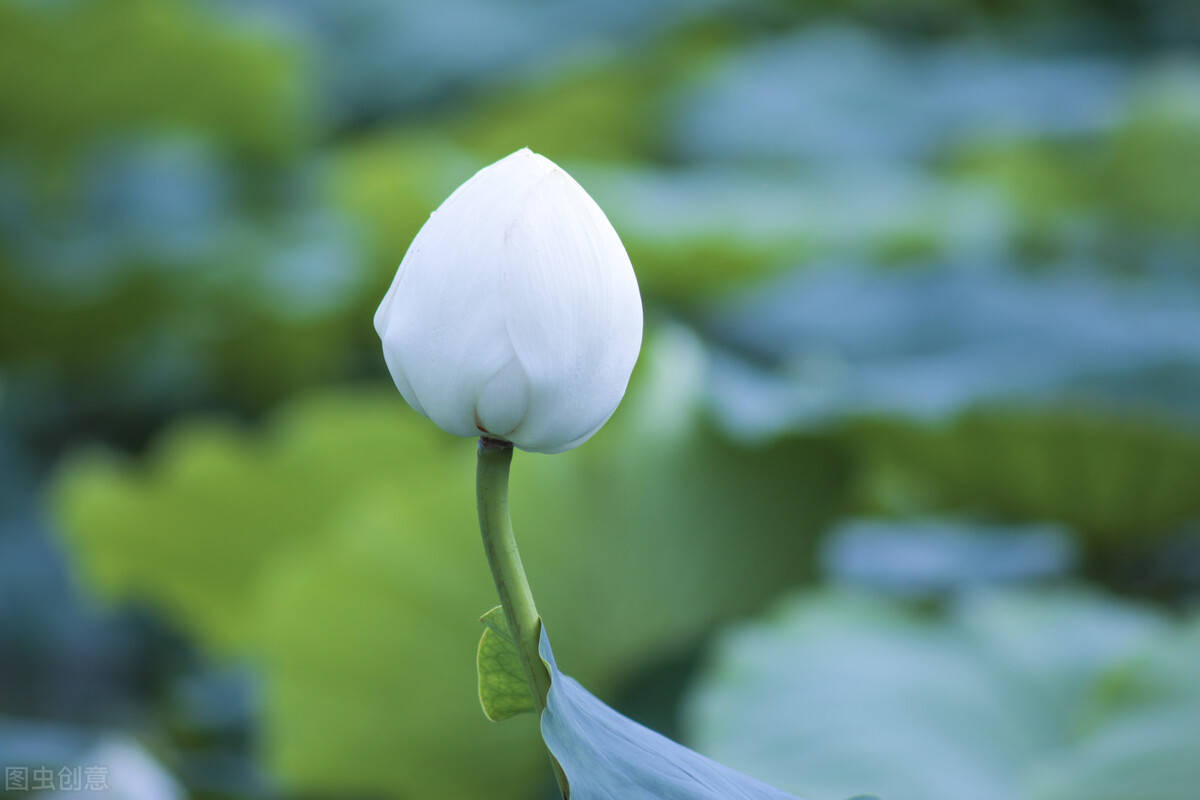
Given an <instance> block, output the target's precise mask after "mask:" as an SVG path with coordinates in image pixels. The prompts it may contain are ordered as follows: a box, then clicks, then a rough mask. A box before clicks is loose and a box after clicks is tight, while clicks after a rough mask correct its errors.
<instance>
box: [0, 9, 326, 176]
mask: <svg viewBox="0 0 1200 800" xmlns="http://www.w3.org/2000/svg"><path fill="white" fill-rule="evenodd" d="M265 34H266V31H264V30H261V29H254V28H249V27H239V25H238V24H237V23H235V22H233V21H231V20H229V19H225V18H222V17H221V16H219V15H218V14H217V13H216V12H215V11H213V10H211V9H208V10H205V9H203V8H202V7H200V6H197V5H196V4H193V3H185V2H179V0H94V1H93V2H84V3H54V4H47V3H11V2H9V3H3V4H0V149H10V148H11V149H16V150H18V151H19V152H27V153H29V152H31V153H36V154H38V155H41V156H45V157H47V158H62V157H63V156H73V155H80V154H81V153H82V151H83V150H85V149H86V148H89V147H94V146H95V145H96V144H98V143H100V142H103V141H105V140H106V139H110V138H112V137H118V136H126V135H130V134H137V133H145V132H146V131H147V130H151V131H154V130H157V131H162V130H176V131H178V130H182V131H189V132H192V133H198V134H201V135H205V134H207V135H210V136H213V137H215V138H218V139H220V140H222V141H223V142H225V143H227V145H228V146H229V147H230V148H231V149H233V150H234V151H235V152H238V153H240V154H241V155H245V156H251V157H255V158H262V159H268V160H272V159H279V158H285V157H290V156H294V155H296V154H297V153H298V151H299V149H300V148H301V147H302V146H303V145H305V144H308V142H307V141H306V139H307V136H306V134H307V132H308V131H310V130H311V127H310V126H309V124H307V123H308V119H307V114H308V112H309V109H308V108H307V107H306V105H307V98H306V97H305V94H304V87H303V85H302V84H301V82H300V77H301V74H300V71H299V69H300V66H301V64H300V61H299V60H298V58H297V54H296V53H295V52H294V51H293V49H292V48H291V47H289V46H288V45H287V44H286V43H285V42H284V41H283V40H282V39H278V38H272V37H269V36H267V35H265ZM82 75H86V76H87V81H86V85H81V84H80V76H82ZM48 99H51V100H50V101H49V102H48Z"/></svg>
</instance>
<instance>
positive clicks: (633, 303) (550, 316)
mask: <svg viewBox="0 0 1200 800" xmlns="http://www.w3.org/2000/svg"><path fill="white" fill-rule="evenodd" d="M375 330H376V331H378V333H379V338H380V339H382V340H383V355H384V359H385V360H386V361H387V365H388V369H389V370H390V371H391V373H392V378H393V379H394V380H395V382H396V387H397V388H398V389H399V390H400V393H401V394H403V395H404V399H405V400H407V401H408V403H409V405H411V406H412V407H413V408H414V409H416V410H417V411H418V412H420V413H421V414H423V415H425V416H426V417H428V418H429V419H431V420H433V421H434V422H435V423H437V424H438V425H439V426H440V427H441V428H443V429H444V430H446V431H449V432H450V433H454V434H458V435H459V436H480V435H486V436H491V437H494V438H497V439H506V440H508V441H510V442H512V443H513V444H515V445H516V446H517V447H520V448H521V449H523V450H532V451H535V452H541V453H559V452H562V451H563V450H568V449H570V448H572V447H575V446H576V445H579V444H582V443H583V442H584V441H585V440H587V439H588V438H589V437H590V436H591V435H592V434H594V433H595V432H596V431H597V430H599V429H600V427H601V426H602V425H603V424H604V423H605V422H606V421H607V420H608V418H609V417H610V416H612V413H613V411H615V410H616V408H617V404H618V403H620V402H621V397H622V396H623V395H624V394H625V388H626V386H627V385H628V383H629V376H630V373H631V372H632V371H633V365H634V363H635V362H636V361H637V357H638V351H639V349H640V348H641V343H642V301H641V296H640V294H639V293H638V286H637V279H636V278H635V277H634V274H633V266H632V265H631V264H630V263H629V256H628V255H627V254H626V252H625V248H624V247H623V246H622V245H621V240H620V238H618V236H617V232H616V231H614V230H613V227H612V225H611V224H610V223H609V221H608V219H607V218H606V217H605V216H604V212H602V211H601V210H600V207H599V206H597V205H596V203H595V201H594V200H592V198H591V197H589V196H588V194H587V192H585V191H584V190H583V188H582V187H581V186H580V185H579V184H578V183H576V182H575V180H574V179H573V178H571V176H570V175H568V174H567V173H566V172H564V171H563V170H562V169H560V168H559V167H558V166H557V165H555V164H554V163H553V162H552V161H550V160H549V159H547V158H544V157H542V156H540V155H538V154H536V153H533V152H532V151H530V150H528V149H523V150H518V151H517V152H515V153H513V154H512V155H510V156H508V157H507V158H503V159H501V160H500V161H497V162H496V163H495V164H492V165H491V166H489V167H485V168H483V169H481V170H480V171H479V172H477V173H475V175H474V176H473V177H472V178H471V179H470V180H468V181H467V182H466V183H464V184H463V185H462V186H460V187H458V189H457V190H455V192H454V193H453V194H452V195H450V197H449V198H448V199H447V200H446V201H445V202H444V203H442V205H441V206H440V207H439V208H438V209H437V210H436V211H434V212H433V214H432V215H431V216H430V217H429V220H428V221H427V222H426V223H425V225H424V226H423V227H422V228H421V230H420V232H418V233H417V237H416V239H414V240H413V243H412V245H411V246H410V247H409V248H408V252H407V253H406V254H405V256H404V260H403V261H401V262H400V268H399V270H397V272H396V277H395V278H394V279H393V280H392V285H391V288H389V289H388V292H387V295H386V296H385V297H384V298H383V302H382V303H380V305H379V310H378V311H376V312H375Z"/></svg>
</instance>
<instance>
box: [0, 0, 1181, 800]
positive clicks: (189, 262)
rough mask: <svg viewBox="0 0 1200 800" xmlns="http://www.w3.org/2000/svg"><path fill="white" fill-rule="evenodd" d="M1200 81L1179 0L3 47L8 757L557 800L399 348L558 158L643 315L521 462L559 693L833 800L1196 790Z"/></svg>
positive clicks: (256, 786)
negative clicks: (489, 210)
mask: <svg viewBox="0 0 1200 800" xmlns="http://www.w3.org/2000/svg"><path fill="white" fill-rule="evenodd" d="M1198 45H1200V14H1197V12H1196V10H1195V8H1194V6H1193V4H1192V3H1191V2H1189V0H1164V2H1158V3H1137V2H1113V3H1104V4H1097V3H1089V2H1082V1H1081V0H1055V1H1054V2H1036V3H1035V2H1025V1H1023V0H1009V1H1006V2H990V1H985V0H905V2H900V3H897V2H876V1H875V0H825V2H820V3H805V4H800V3H792V2H784V0H750V1H749V2H733V1H732V0H704V1H703V2H691V1H689V0H652V1H651V2H638V3H634V2H618V3H605V4H595V3H585V2H581V0H543V2H538V3H532V4H531V3H518V2H509V1H508V0H503V1H502V2H494V1H491V2H487V1H485V0H448V1H447V2H442V3H437V4H426V3H417V2H398V3H393V2H385V1H384V0H369V1H368V2H359V3H345V4H343V3H337V2H333V1H332V0H291V1H290V2H282V0H253V2H241V3H233V2H226V1H224V0H188V1H186V2H185V0H55V1H54V2H32V1H30V0H0V66H2V68H0V309H2V311H0V476H2V478H3V480H0V761H3V763H4V764H5V765H31V766H37V765H52V766H55V767H57V766H62V765H68V766H69V765H72V764H76V765H78V764H96V763H102V764H106V765H110V767H111V769H110V783H111V785H112V787H113V796H120V797H128V798H149V799H151V800H159V799H160V798H164V799H169V798H176V797H197V798H282V797H299V796H304V797H314V796H315V797H321V796H325V797H349V796H354V797H381V798H383V797H386V798H409V797H413V798H418V797H419V798H443V797H444V798H455V799H457V798H464V797H492V798H499V799H500V800H503V798H514V800H515V799H516V798H530V797H548V796H550V794H549V793H550V792H551V791H552V790H551V786H552V781H551V780H550V779H549V777H548V775H547V773H546V771H545V764H544V762H543V757H542V756H541V754H540V752H539V749H538V747H537V746H536V745H537V732H536V728H535V727H534V724H533V721H532V720H531V719H516V720H512V721H509V722H506V723H504V724H502V725H494V724H491V723H488V722H487V721H486V720H485V719H484V718H483V715H482V713H481V711H480V709H479V707H478V702H477V700H476V698H475V695H474V676H473V651H474V646H475V643H476V641H477V638H478V635H479V633H480V632H481V629H480V626H479V625H478V623H477V621H476V620H477V618H478V616H479V615H481V614H482V613H483V612H485V611H486V610H487V609H488V608H489V607H491V606H492V605H493V604H494V603H493V598H492V589H491V586H490V582H489V579H488V577H487V574H486V570H485V567H484V563H483V559H482V557H481V554H480V553H479V552H478V549H479V548H478V544H477V536H478V534H477V533H476V531H475V525H474V511H473V507H472V505H471V498H472V489H471V481H472V472H473V466H472V460H473V453H472V449H473V448H472V446H471V444H470V443H469V442H466V441H463V440H458V439H453V438H451V437H447V436H445V435H443V434H441V433H440V432H439V431H437V429H436V428H435V427H434V426H433V425H432V424H431V423H428V422H427V421H425V420H423V419H421V418H420V417H418V416H416V415H415V414H414V413H412V412H411V411H409V410H408V409H407V408H406V407H405V406H404V405H403V401H402V400H401V398H400V397H399V395H398V394H397V393H396V392H395V391H394V390H393V389H392V388H391V387H390V384H389V381H388V378H387V376H386V372H385V370H384V367H383V363H382V359H381V358H380V355H379V352H378V343H377V340H376V337H375V334H374V332H373V330H372V329H371V325H370V319H371V315H372V313H373V310H374V307H375V305H376V304H377V302H378V300H379V298H380V297H381V296H382V294H383V291H384V289H385V287H386V286H387V284H388V282H389V281H390V279H391V276H392V274H393V273H394V270H395V268H396V265H397V264H398V263H399V261H400V259H401V258H402V257H403V254H404V252H405V249H406V248H407V246H408V243H409V242H410V241H411V239H412V237H413V235H414V234H415V233H416V231H417V230H418V229H419V227H420V226H421V224H422V222H423V221H424V220H425V219H426V217H427V215H428V214H429V212H430V211H431V210H432V209H433V208H435V207H436V206H437V204H438V203H439V202H440V201H441V200H442V199H443V198H444V197H445V196H446V195H448V194H449V192H450V191H451V190H452V189H453V188H454V187H455V186H457V185H458V184H459V183H460V182H462V181H463V180H465V179H466V178H467V177H469V176H470V175H471V174H472V173H473V172H474V171H475V170H477V169H478V168H480V167H481V166H483V165H485V164H487V163H490V162H491V161H494V160H496V159H498V158H500V157H502V156H504V155H506V154H508V153H509V152H511V151H513V150H515V149H517V148H519V147H522V146H529V147H531V148H533V149H534V150H537V151H538V152H542V153H544V154H545V155H547V156H549V157H550V158H552V159H554V160H555V161H557V162H559V163H561V164H562V165H563V166H564V167H566V168H567V169H568V170H569V171H570V172H571V173H572V174H573V175H575V176H576V177H577V179H578V180H579V181H580V182H581V183H582V184H583V186H584V187H585V188H587V190H588V191H589V192H590V193H592V195H593V196H594V197H595V198H596V200H597V201H598V202H599V204H600V205H601V207H603V208H604V209H605V210H606V212H607V213H608V215H609V216H610V218H611V219H612V221H613V223H614V225H615V226H616V228H617V230H618V232H619V233H620V234H621V236H622V238H623V240H624V241H625V243H626V245H627V247H628V249H629V251H630V254H631V257H632V259H633V262H634V265H635V268H636V270H637V273H638V278H639V281H640V284H641V286H642V291H643V295H644V297H645V302H646V311H647V322H648V324H647V341H646V346H645V348H644V350H643V355H642V359H641V361H640V363H639V366H638V368H637V370H636V372H635V375H634V379H633V382H632V384H631V387H630V391H629V394H628V396H627V399H626V401H625V403H624V404H623V406H622V408H621V409H620V410H619V411H618V413H617V415H616V416H615V417H614V419H613V420H612V422H611V423H610V424H609V425H608V426H607V427H606V428H605V429H604V430H603V431H602V432H601V433H600V434H598V435H597V436H596V437H595V439H594V440H592V441H591V442H589V443H588V444H587V445H586V446H585V447H582V448H580V449H578V450H576V451H572V452H571V453H568V454H564V455H560V456H554V457H541V456H527V455H522V456H518V458H517V460H516V466H515V468H514V477H513V482H514V487H513V488H514V499H513V509H514V514H515V517H516V519H515V522H516V525H517V528H518V531H519V534H520V538H521V541H522V547H523V549H524V551H525V555H526V561H527V563H528V565H529V568H530V572H531V577H532V580H533V583H534V586H535V587H536V589H537V591H538V596H539V598H540V605H541V606H542V611H543V613H544V615H545V618H546V623H547V626H548V628H549V630H550V631H551V632H552V634H553V637H554V642H555V649H556V653H557V656H558V658H559V661H560V663H561V664H562V665H563V668H564V670H565V671H567V672H568V673H570V674H572V675H575V676H577V677H578V678H580V679H581V680H582V681H583V682H584V683H585V684H586V685H588V686H589V688H591V689H592V690H593V691H595V692H596V693H597V694H598V695H599V696H601V697H602V698H604V699H606V700H608V701H610V702H612V703H613V704H614V705H615V706H616V707H618V708H619V709H621V710H623V711H625V712H627V713H630V714H631V715H633V716H635V717H636V718H637V719H639V720H641V721H644V722H646V723H648V724H650V725H651V726H653V727H655V728H657V729H659V730H661V731H663V732H664V733H668V734H670V735H673V736H675V737H678V738H680V739H681V740H682V741H684V742H685V743H688V744H691V745H693V746H696V747H698V748H699V749H701V750H702V751H703V752H705V753H708V754H710V755H713V756H715V757H717V758H719V759H722V760H724V761H726V762H727V763H729V764H730V765H732V766H734V767H737V768H739V769H742V770H745V771H748V772H751V773H752V774H755V775H757V776H759V777H762V778H764V779H766V780H769V781H773V782H776V783H778V784H779V785H780V786H783V787H785V788H787V789H788V790H790V791H793V792H795V793H797V794H798V795H800V796H803V797H807V798H810V800H844V798H846V797H848V796H851V795H854V794H860V793H864V792H870V793H874V794H877V795H879V796H880V797H883V798H886V799H887V800H937V799H938V798H942V797H946V798H950V797H972V798H981V800H992V798H995V800H1075V798H1080V799H1082V798H1088V800H1099V799H1101V798H1112V800H1118V798H1129V797H1137V798H1139V800H1185V798H1190V797H1193V796H1194V787H1195V786H1196V785H1197V779H1198V778H1200V776H1198V775H1197V774H1196V772H1195V770H1196V764H1198V763H1200V758H1198V756H1200V744H1197V743H1198V742H1200V729H1198V727H1197V726H1198V724H1200V704H1198V703H1197V696H1196V691H1195V689H1196V686H1197V682H1196V680H1195V675H1196V666H1195V665H1196V664H1197V663H1198V659H1200V652H1198V651H1197V647H1196V642H1197V637H1196V635H1195V630H1196V627H1197V624H1196V618H1195V613H1194V612H1192V611H1191V610H1190V609H1192V608H1193V607H1194V603H1195V599H1196V596H1197V592H1198V589H1200V526H1198V524H1197V522H1198V520H1200V429H1198V427H1197V422H1198V416H1197V410H1198V408H1200V406H1198V404H1197V398H1200V192H1198V191H1197V186H1200V172H1198V171H1197V170H1200V51H1198V50H1197V46H1198ZM1189 792H1191V794H1189Z"/></svg>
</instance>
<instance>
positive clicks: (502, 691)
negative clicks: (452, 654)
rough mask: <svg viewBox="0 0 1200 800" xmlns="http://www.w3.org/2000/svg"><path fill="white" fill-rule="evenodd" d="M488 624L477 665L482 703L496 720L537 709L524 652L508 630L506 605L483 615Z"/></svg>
mask: <svg viewBox="0 0 1200 800" xmlns="http://www.w3.org/2000/svg"><path fill="white" fill-rule="evenodd" d="M479 621H480V622H482V623H483V624H484V631H483V636H482V637H481V638H480V639H479V651H478V652H477V653H476V655H475V666H476V669H477V670H478V672H479V704H480V705H481V706H483V713H484V714H486V715H487V718H488V719H490V720H491V721H492V722H501V721H503V720H506V719H508V718H509V717H515V716H516V715H517V714H523V713H525V712H526V711H533V710H534V705H533V695H531V694H530V693H529V684H528V683H527V682H526V680H525V671H524V670H523V669H522V667H521V656H520V654H519V653H517V648H516V645H514V644H513V640H512V637H511V636H510V635H509V633H508V622H507V621H506V620H505V619H504V609H503V608H501V607H500V606H496V607H495V608H493V609H492V610H491V611H489V612H487V613H486V614H484V615H483V616H482V617H480V618H479Z"/></svg>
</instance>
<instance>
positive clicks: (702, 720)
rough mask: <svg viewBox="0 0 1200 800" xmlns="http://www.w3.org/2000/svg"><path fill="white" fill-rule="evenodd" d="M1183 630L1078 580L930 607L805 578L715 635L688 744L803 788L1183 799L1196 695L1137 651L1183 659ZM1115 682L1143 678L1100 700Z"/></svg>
mask: <svg viewBox="0 0 1200 800" xmlns="http://www.w3.org/2000/svg"><path fill="white" fill-rule="evenodd" d="M1195 630H1196V622H1195V618H1193V622H1191V623H1189V625H1188V626H1187V627H1182V626H1178V625H1176V624H1175V623H1173V621H1172V620H1171V619H1169V618H1168V617H1166V616H1165V615H1162V614H1160V613H1158V612H1154V611H1151V610H1149V609H1146V608H1142V607H1139V606H1134V605H1129V604H1126V603H1122V602H1119V601H1116V600H1112V599H1108V598H1105V597H1102V596H1099V595H1094V594H1090V593H1087V592H1083V591H1078V590H1056V591H1044V592H1019V591H1005V592H977V593H975V594H969V595H964V596H963V597H962V598H960V599H959V600H958V601H956V602H955V603H953V604H952V605H951V606H950V607H949V608H948V609H947V610H946V611H945V612H944V613H937V614H933V615H931V614H929V613H928V611H926V612H921V611H919V610H918V609H917V608H916V607H915V606H905V605H902V604H898V603H895V602H890V601H888V600H886V599H884V598H882V597H878V596H871V595H865V594H847V593H836V592H828V591H827V592H821V593H813V594H810V595H806V596H802V597H797V598H793V599H791V600H789V601H788V602H786V603H784V604H783V605H781V606H780V608H779V609H778V610H777V612H776V614H775V615H773V616H772V617H770V618H768V619H765V620H763V621H761V622H758V623H755V624H752V625H747V626H743V627H741V628H738V629H735V630H733V631H731V632H730V633H728V634H727V635H726V636H725V638H724V640H723V641H722V642H721V643H720V645H719V646H718V648H717V650H716V652H715V654H714V657H713V660H712V662H711V663H710V665H709V667H708V669H707V670H706V671H705V673H704V674H703V675H702V676H701V678H700V679H699V681H698V682H697V684H696V685H695V687H694V689H693V691H692V694H691V697H690V699H689V702H688V715H687V718H688V727H689V729H690V730H691V732H692V739H693V742H694V744H695V745H696V746H697V747H698V748H699V749H701V750H702V751H704V752H706V753H709V754H710V755H712V756H713V757H715V758H717V759H718V760H720V761H722V762H724V763H728V764H730V765H731V766H733V767H735V768H738V769H746V770H752V771H753V772H754V773H755V774H757V775H760V776H762V777H763V778H764V779H766V780H768V781H770V782H772V783H775V784H776V785H779V786H782V787H784V788H787V789H789V790H791V791H794V792H797V793H799V794H801V795H802V796H804V797H807V798H811V800H838V799H839V798H844V797H846V796H847V795H848V794H850V793H851V792H852V791H854V786H856V785H857V786H859V787H862V786H864V785H866V786H868V787H869V788H870V789H871V790H872V791H874V792H876V793H877V794H878V795H879V796H880V797H885V798H889V799H890V800H943V799H944V800H958V799H959V798H963V797H970V798H973V799H977V800H1050V799H1051V798H1053V799H1054V800H1096V798H1105V800H1110V799H1111V800H1116V798H1129V797H1138V798H1139V799H1140V800H1186V798H1190V797H1192V796H1193V795H1194V792H1195V786H1196V784H1197V780H1200V761H1198V759H1197V756H1198V755H1200V750H1198V747H1200V744H1198V743H1200V737H1198V736H1197V735H1196V733H1197V731H1198V730H1200V728H1198V727H1197V724H1198V722H1200V694H1198V693H1197V690H1196V688H1195V681H1194V680H1193V681H1187V682H1176V681H1174V680H1171V679H1167V680H1161V678H1156V677H1154V676H1155V673H1156V669H1155V667H1154V666H1153V665H1155V664H1162V663H1168V662H1171V663H1173V662H1174V659H1176V658H1180V657H1181V656H1183V654H1184V653H1186V658H1187V659H1189V660H1190V663H1191V664H1192V665H1193V671H1194V665H1195V664H1196V663H1200V649H1197V644H1200V638H1198V637H1196V636H1195ZM1167 672H1168V673H1170V672H1173V671H1172V670H1167ZM1159 674H1160V675H1161V673H1159ZM1114 682H1116V684H1124V685H1126V686H1130V685H1135V684H1141V685H1144V686H1148V685H1153V686H1154V687H1155V689H1154V690H1153V691H1150V690H1147V691H1136V692H1135V691H1130V692H1129V693H1127V694H1126V696H1125V700H1124V702H1121V703H1119V704H1116V705H1114V704H1113V701H1112V699H1111V694H1112V692H1113V687H1114ZM1186 684H1190V685H1186ZM1101 709H1104V710H1101Z"/></svg>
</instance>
